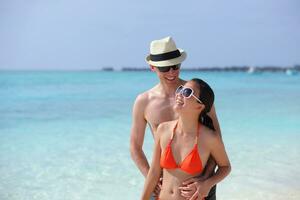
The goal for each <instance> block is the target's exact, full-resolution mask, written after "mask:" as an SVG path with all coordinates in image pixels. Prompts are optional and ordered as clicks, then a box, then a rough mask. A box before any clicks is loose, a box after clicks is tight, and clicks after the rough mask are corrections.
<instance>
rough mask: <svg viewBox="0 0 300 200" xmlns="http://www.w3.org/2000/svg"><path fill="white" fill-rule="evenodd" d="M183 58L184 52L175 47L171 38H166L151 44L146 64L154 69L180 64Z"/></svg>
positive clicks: (184, 56)
mask: <svg viewBox="0 0 300 200" xmlns="http://www.w3.org/2000/svg"><path fill="white" fill-rule="evenodd" d="M185 58H186V52H185V51H184V50H182V49H179V48H177V47H176V44H175V42H174V41H173V39H172V37H166V38H163V39H160V40H154V41H152V42H151V44H150V55H148V56H147V57H146V62H147V63H148V64H149V65H152V66H155V67H166V66H171V65H177V64H179V63H182V61H184V60H185Z"/></svg>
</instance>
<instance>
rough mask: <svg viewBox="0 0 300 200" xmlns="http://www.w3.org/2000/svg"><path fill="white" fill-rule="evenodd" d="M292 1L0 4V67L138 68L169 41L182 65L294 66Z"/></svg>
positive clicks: (298, 34)
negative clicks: (154, 45) (152, 47)
mask: <svg viewBox="0 0 300 200" xmlns="http://www.w3.org/2000/svg"><path fill="white" fill-rule="evenodd" d="M299 10H300V1H299V0H235V1H234V0H227V1H217V0H202V1H201V0H190V1H178V0H172V1H170V0H168V1H161V0H151V1H141V0H132V1H116V0H109V1H107V0H106V1H103V0H80V1H79V0H43V1H39V0H26V1H25V0H19V1H16V0H7V1H4V0H1V1H0V69H100V68H101V67H105V66H113V67H115V68H120V67H128V66H132V67H140V66H141V67H145V66H147V65H146V63H145V61H144V58H145V56H146V55H147V54H148V52H149V43H150V42H151V40H153V39H158V38H162V37H165V36H168V35H170V36H173V38H174V40H175V41H176V43H177V46H178V47H180V48H183V49H185V50H186V51H187V54H188V57H187V60H186V61H185V62H184V65H185V66H188V67H197V66H229V65H258V66H265V65H276V66H292V65H295V64H300V12H299Z"/></svg>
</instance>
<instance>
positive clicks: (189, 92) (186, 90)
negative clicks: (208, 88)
mask: <svg viewBox="0 0 300 200" xmlns="http://www.w3.org/2000/svg"><path fill="white" fill-rule="evenodd" d="M192 92H193V90H191V89H190V88H184V90H183V91H182V95H183V96H184V97H186V98H189V97H190V96H191V95H192Z"/></svg>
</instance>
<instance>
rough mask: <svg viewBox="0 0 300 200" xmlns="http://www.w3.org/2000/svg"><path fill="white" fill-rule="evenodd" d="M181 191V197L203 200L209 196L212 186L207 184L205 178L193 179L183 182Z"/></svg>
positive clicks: (189, 199)
mask: <svg viewBox="0 0 300 200" xmlns="http://www.w3.org/2000/svg"><path fill="white" fill-rule="evenodd" d="M183 185H184V186H182V187H179V189H180V190H181V196H183V197H185V198H186V199H188V200H197V199H200V200H201V199H203V198H204V197H207V196H208V193H209V191H210V189H211V185H209V184H207V182H206V181H205V178H204V177H198V178H191V179H188V180H187V181H185V182H183Z"/></svg>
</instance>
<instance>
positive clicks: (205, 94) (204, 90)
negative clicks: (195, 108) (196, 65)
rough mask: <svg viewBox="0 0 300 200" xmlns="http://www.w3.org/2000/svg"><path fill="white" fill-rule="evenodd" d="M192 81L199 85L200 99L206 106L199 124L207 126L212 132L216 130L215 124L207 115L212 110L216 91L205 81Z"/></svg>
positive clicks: (195, 79)
mask: <svg viewBox="0 0 300 200" xmlns="http://www.w3.org/2000/svg"><path fill="white" fill-rule="evenodd" d="M191 81H194V82H195V83H197V85H198V88H199V91H200V94H199V97H198V98H199V99H200V100H201V101H202V103H203V104H204V105H205V108H204V109H203V110H202V112H201V113H200V115H199V122H201V123H202V124H203V125H205V126H207V127H208V128H210V129H212V130H214V131H215V130H216V129H215V127H214V124H213V121H212V119H211V118H210V117H209V116H208V115H207V113H208V112H209V111H210V110H211V107H212V106H213V104H214V99H215V94H214V91H213V90H212V89H211V87H210V86H209V85H208V84H207V83H206V82H205V81H203V80H201V79H198V78H193V79H192V80H191Z"/></svg>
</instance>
